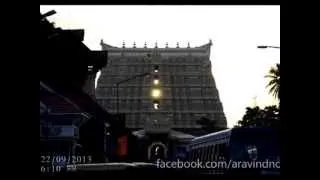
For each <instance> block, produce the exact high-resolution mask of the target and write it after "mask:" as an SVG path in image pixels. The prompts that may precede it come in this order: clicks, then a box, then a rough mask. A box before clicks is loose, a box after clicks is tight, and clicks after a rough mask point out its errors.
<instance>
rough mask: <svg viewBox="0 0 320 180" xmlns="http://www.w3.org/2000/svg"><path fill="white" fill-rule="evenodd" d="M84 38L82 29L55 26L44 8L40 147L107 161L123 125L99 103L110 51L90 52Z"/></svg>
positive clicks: (41, 35)
mask: <svg viewBox="0 0 320 180" xmlns="http://www.w3.org/2000/svg"><path fill="white" fill-rule="evenodd" d="M83 37H84V30H63V29H61V28H56V27H54V26H53V24H52V23H50V22H49V21H48V20H47V19H46V17H45V15H42V14H41V13H40V51H39V52H40V146H41V149H40V152H41V153H43V154H46V153H59V154H61V155H66V156H70V155H76V154H79V155H86V156H88V157H89V156H90V159H87V162H86V163H90V162H89V161H92V162H105V161H106V159H108V158H109V157H107V156H110V157H111V156H113V155H114V154H115V149H116V146H117V144H116V141H117V137H118V136H121V132H122V131H124V130H122V129H124V126H121V125H119V124H118V121H116V117H115V116H113V115H111V114H109V113H108V112H107V111H106V110H105V109H104V108H102V107H100V105H99V104H97V103H96V102H95V96H94V79H95V76H96V73H97V72H98V71H99V69H101V68H102V67H103V66H105V65H106V63H107V60H108V58H107V51H91V50H90V49H89V48H88V47H87V46H86V45H84V44H83V43H82V41H83ZM111 145H113V146H111ZM82 163H84V162H82Z"/></svg>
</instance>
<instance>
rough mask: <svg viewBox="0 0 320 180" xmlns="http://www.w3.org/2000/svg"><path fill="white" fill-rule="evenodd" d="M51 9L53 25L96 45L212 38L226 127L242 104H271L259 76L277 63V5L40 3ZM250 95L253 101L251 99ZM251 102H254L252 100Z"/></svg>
mask: <svg viewBox="0 0 320 180" xmlns="http://www.w3.org/2000/svg"><path fill="white" fill-rule="evenodd" d="M50 10H55V11H56V12H57V14H55V15H53V16H51V17H49V18H48V19H49V20H50V21H54V22H55V24H56V26H57V27H61V28H63V29H84V30H85V36H84V43H85V44H86V45H87V46H88V47H89V48H90V49H91V50H101V46H100V40H101V39H103V40H104V42H105V43H107V44H109V45H112V46H118V47H121V46H122V42H123V41H125V42H126V46H132V45H133V41H135V42H136V45H137V47H143V45H144V42H145V41H146V42H147V44H148V47H154V44H155V42H156V41H157V42H158V47H164V46H165V43H166V42H168V43H169V47H175V46H176V43H177V42H179V44H180V47H184V46H187V43H188V42H190V46H191V47H195V46H200V45H203V44H206V43H208V42H209V39H212V42H213V45H212V46H211V57H210V59H211V61H212V73H213V75H214V78H215V81H216V85H217V88H218V90H219V94H220V99H221V101H222V104H223V108H224V112H225V114H226V117H227V121H228V127H233V126H234V125H235V124H236V123H237V121H238V120H240V119H241V118H242V116H243V115H244V113H245V110H246V109H245V108H246V107H247V106H253V104H257V105H259V106H261V107H264V106H266V105H272V104H276V103H277V102H276V101H275V100H274V98H273V97H272V96H271V95H269V94H268V89H266V88H265V86H266V84H267V82H268V80H267V79H266V78H264V76H265V75H266V74H267V73H268V71H269V69H270V67H271V66H273V65H275V64H276V63H278V62H280V49H257V45H272V46H280V6H147V5H146V6H102V5H99V6H79V5H77V6H40V12H42V13H45V12H47V11H50ZM254 97H256V101H254ZM255 102H256V103H255Z"/></svg>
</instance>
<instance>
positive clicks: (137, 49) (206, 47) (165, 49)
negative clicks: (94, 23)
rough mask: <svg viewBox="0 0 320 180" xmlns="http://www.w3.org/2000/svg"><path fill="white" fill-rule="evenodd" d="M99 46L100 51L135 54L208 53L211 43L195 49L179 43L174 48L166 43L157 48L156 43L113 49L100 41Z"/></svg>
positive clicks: (113, 47)
mask: <svg viewBox="0 0 320 180" xmlns="http://www.w3.org/2000/svg"><path fill="white" fill-rule="evenodd" d="M100 45H101V47H102V50H108V51H116V52H117V51H123V50H126V51H135V52H144V51H150V50H157V51H159V52H162V51H163V52H176V51H208V50H210V47H211V45H212V41H211V40H209V43H206V44H204V45H201V46H197V47H190V43H188V46H187V47H180V46H179V43H177V45H176V46H175V47H169V46H168V43H166V46H165V47H163V48H159V47H158V43H157V42H156V43H155V45H154V47H147V45H146V43H145V44H144V46H143V47H136V45H135V43H134V44H133V45H132V46H128V47H127V46H126V45H125V42H123V45H122V47H115V46H111V45H109V44H106V43H104V42H103V40H101V42H100Z"/></svg>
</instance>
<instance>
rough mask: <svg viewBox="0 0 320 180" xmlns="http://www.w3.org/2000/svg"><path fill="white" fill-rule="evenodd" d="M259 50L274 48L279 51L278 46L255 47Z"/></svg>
mask: <svg viewBox="0 0 320 180" xmlns="http://www.w3.org/2000/svg"><path fill="white" fill-rule="evenodd" d="M257 48H259V49H266V48H275V49H280V46H257Z"/></svg>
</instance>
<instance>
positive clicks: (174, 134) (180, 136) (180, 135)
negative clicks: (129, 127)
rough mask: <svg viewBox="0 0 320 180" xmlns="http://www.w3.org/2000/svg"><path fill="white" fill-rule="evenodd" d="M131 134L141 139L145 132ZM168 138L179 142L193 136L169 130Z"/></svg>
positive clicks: (139, 131)
mask: <svg viewBox="0 0 320 180" xmlns="http://www.w3.org/2000/svg"><path fill="white" fill-rule="evenodd" d="M132 134H133V135H135V136H137V137H138V138H142V137H144V136H146V131H145V130H144V129H142V130H138V131H134V132H133V133H132ZM169 136H170V137H171V138H173V139H181V140H183V139H193V138H195V137H194V136H192V135H190V134H186V133H183V132H180V131H175V130H170V131H169Z"/></svg>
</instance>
